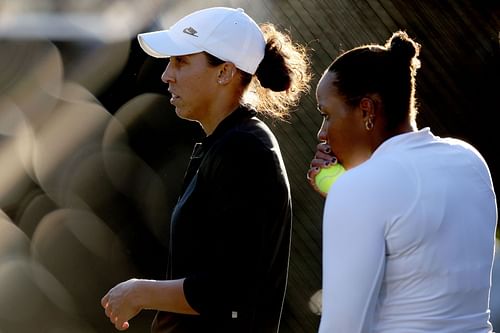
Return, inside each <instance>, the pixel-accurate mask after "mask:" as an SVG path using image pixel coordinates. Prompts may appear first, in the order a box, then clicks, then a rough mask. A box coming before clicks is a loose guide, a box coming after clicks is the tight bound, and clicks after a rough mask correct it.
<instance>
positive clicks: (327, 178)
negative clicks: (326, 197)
mask: <svg viewBox="0 0 500 333" xmlns="http://www.w3.org/2000/svg"><path fill="white" fill-rule="evenodd" d="M344 172H345V169H344V167H343V166H342V164H340V163H337V164H333V165H332V166H329V167H327V168H321V170H320V171H319V173H318V174H317V175H316V177H315V178H314V182H315V183H316V186H317V187H318V189H319V190H320V191H321V192H323V193H328V190H329V189H330V186H332V184H333V183H334V182H335V181H336V180H337V178H339V177H340V176H341V175H342V174H343V173H344Z"/></svg>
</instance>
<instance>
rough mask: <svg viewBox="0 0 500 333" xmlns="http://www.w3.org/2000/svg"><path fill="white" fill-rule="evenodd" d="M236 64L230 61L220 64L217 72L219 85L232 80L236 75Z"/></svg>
mask: <svg viewBox="0 0 500 333" xmlns="http://www.w3.org/2000/svg"><path fill="white" fill-rule="evenodd" d="M236 72H237V69H236V66H235V65H234V64H233V63H231V62H225V63H223V64H221V65H220V68H219V71H218V73H217V83H218V84H220V85H226V84H228V83H229V82H231V81H232V79H233V78H234V76H235V75H236Z"/></svg>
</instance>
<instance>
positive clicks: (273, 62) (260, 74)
mask: <svg viewBox="0 0 500 333" xmlns="http://www.w3.org/2000/svg"><path fill="white" fill-rule="evenodd" d="M281 49H282V46H281V44H280V42H279V40H278V39H277V38H275V37H273V38H271V39H269V40H268V41H267V44H266V50H265V54H264V59H262V61H261V63H260V65H259V67H258V68H257V71H256V72H255V75H256V76H257V79H259V82H260V85H261V86H262V87H264V88H269V89H271V90H272V91H285V90H287V89H288V88H290V85H291V83H292V78H291V74H292V71H291V70H290V68H288V67H287V63H286V59H285V57H284V55H283V54H282V53H281Z"/></svg>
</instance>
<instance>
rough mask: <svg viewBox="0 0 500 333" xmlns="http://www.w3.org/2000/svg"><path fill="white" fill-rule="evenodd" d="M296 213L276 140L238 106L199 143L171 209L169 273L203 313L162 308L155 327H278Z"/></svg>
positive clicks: (255, 332) (264, 330)
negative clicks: (172, 210)
mask: <svg viewBox="0 0 500 333" xmlns="http://www.w3.org/2000/svg"><path fill="white" fill-rule="evenodd" d="M291 216H292V215H291V198H290V187H289V183H288V179H287V175H286V171H285V167H284V164H283V160H282V157H281V153H280V150H279V147H278V143H277V141H276V139H275V138H274V136H273V134H272V133H271V131H270V130H269V128H268V127H267V126H266V125H265V124H264V123H263V122H262V121H260V120H259V119H257V118H256V117H255V111H253V110H249V109H247V108H245V107H240V108H239V109H237V110H236V111H234V112H233V113H232V114H230V115H229V116H228V117H227V118H226V119H225V120H223V121H222V122H221V123H220V124H219V126H218V127H217V128H216V130H215V131H214V133H213V134H212V135H210V136H208V137H207V138H205V140H204V141H203V142H202V143H201V144H197V145H196V147H195V149H194V152H193V155H192V157H191V161H190V164H189V167H188V170H187V172H186V176H185V184H184V192H183V194H182V195H181V197H180V199H179V201H178V203H177V205H176V207H175V209H174V212H173V214H172V220H171V236H170V237H171V239H170V253H169V267H168V276H167V278H168V279H179V278H186V280H185V282H184V293H185V295H186V298H187V300H188V302H189V304H190V305H191V306H192V307H193V308H194V309H195V310H197V311H198V312H199V313H200V315H199V316H191V315H178V314H172V313H165V312H159V313H158V314H157V316H156V318H155V321H154V322H153V332H190V333H192V332H203V333H211V332H213V333H215V332H217V333H225V332H227V333H229V332H232V333H250V332H251V333H276V332H277V330H278V326H279V321H280V316H281V310H282V306H283V299H284V295H285V288H286V280H287V273H288V260H289V253H290V236H291Z"/></svg>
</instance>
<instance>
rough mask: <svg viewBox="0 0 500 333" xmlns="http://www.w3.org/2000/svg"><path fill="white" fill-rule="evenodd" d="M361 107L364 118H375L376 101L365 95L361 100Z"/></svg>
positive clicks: (365, 119)
mask: <svg viewBox="0 0 500 333" xmlns="http://www.w3.org/2000/svg"><path fill="white" fill-rule="evenodd" d="M359 108H360V109H361V112H362V116H363V120H364V121H367V120H368V119H371V121H373V120H374V119H375V101H374V100H373V99H371V98H370V97H363V98H362V99H361V100H360V101H359Z"/></svg>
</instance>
